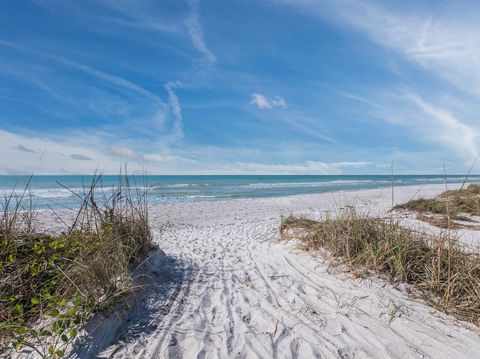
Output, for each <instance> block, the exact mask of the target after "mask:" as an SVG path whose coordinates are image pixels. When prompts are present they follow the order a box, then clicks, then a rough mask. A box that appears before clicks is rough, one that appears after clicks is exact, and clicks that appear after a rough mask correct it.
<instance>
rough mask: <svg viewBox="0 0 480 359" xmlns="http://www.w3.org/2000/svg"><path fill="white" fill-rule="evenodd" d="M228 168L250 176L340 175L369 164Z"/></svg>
mask: <svg viewBox="0 0 480 359" xmlns="http://www.w3.org/2000/svg"><path fill="white" fill-rule="evenodd" d="M234 165H235V166H234V167H228V172H229V173H242V174H245V173H248V174H305V173H310V174H340V173H343V171H344V170H349V169H352V168H359V167H366V166H368V165H370V163H369V162H330V163H329V162H318V161H306V162H304V163H294V164H265V163H255V162H237V163H235V164H234Z"/></svg>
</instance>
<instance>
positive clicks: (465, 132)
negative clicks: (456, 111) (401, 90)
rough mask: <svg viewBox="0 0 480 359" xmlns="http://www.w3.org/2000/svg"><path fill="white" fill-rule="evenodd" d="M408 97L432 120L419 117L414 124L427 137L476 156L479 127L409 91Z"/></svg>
mask: <svg viewBox="0 0 480 359" xmlns="http://www.w3.org/2000/svg"><path fill="white" fill-rule="evenodd" d="M406 98H407V99H408V100H410V101H411V102H412V103H413V104H415V105H416V106H417V108H418V109H420V110H421V111H422V112H423V116H425V117H427V118H429V119H430V120H423V121H422V120H421V119H417V121H415V122H416V124H413V125H414V126H415V125H416V126H419V124H421V123H422V122H423V126H419V127H420V128H421V129H422V130H423V132H424V136H425V137H426V138H429V139H430V140H433V141H439V142H441V143H443V144H445V145H446V146H447V147H449V148H450V149H451V150H452V151H455V152H457V153H458V154H460V155H462V156H464V157H467V158H474V157H476V156H477V155H478V153H479V146H478V143H479V142H478V140H479V139H480V132H479V129H478V127H473V126H470V125H468V124H465V123H464V122H462V121H460V120H459V119H458V118H456V117H455V116H454V115H453V114H452V113H450V112H449V111H447V110H445V109H443V108H441V107H438V106H435V105H433V104H431V103H428V102H427V101H425V100H424V99H423V98H421V97H420V96H418V95H415V94H413V93H407V94H406Z"/></svg>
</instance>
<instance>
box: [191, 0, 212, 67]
mask: <svg viewBox="0 0 480 359" xmlns="http://www.w3.org/2000/svg"><path fill="white" fill-rule="evenodd" d="M188 6H189V9H190V11H189V14H188V16H187V18H186V19H185V24H186V26H187V30H188V34H189V35H190V39H191V40H192V43H193V46H195V48H196V49H197V50H198V51H199V52H200V53H201V54H202V55H203V57H204V59H205V60H206V61H207V63H208V64H210V65H213V64H214V63H215V62H216V61H217V57H216V56H215V54H214V53H213V52H212V51H210V50H209V49H208V47H207V45H206V42H205V35H204V32H203V27H202V25H201V21H200V2H199V0H188Z"/></svg>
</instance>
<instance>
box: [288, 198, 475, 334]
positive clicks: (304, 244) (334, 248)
mask: <svg viewBox="0 0 480 359" xmlns="http://www.w3.org/2000/svg"><path fill="white" fill-rule="evenodd" d="M280 233H281V237H282V239H284V240H288V239H292V238H296V239H298V240H299V246H300V247H301V248H302V249H304V250H307V251H317V250H326V253H327V257H328V258H329V259H330V261H331V263H332V264H335V265H343V266H345V267H346V268H347V269H348V270H349V271H350V272H352V273H353V274H354V275H355V276H368V275H382V276H385V277H386V278H387V279H388V280H389V281H391V282H404V283H408V284H410V285H411V288H412V289H413V292H412V295H416V296H420V297H421V298H423V299H424V300H425V301H426V302H427V303H429V304H430V305H432V306H434V307H435V308H438V309H440V310H442V311H444V312H446V313H449V314H452V315H453V316H455V317H457V318H458V319H461V320H465V321H469V322H472V323H474V324H476V325H480V255H479V254H478V253H475V254H472V253H467V252H465V251H463V250H462V248H461V246H460V245H459V243H458V242H457V240H456V239H455V238H453V237H451V236H450V235H449V234H448V233H447V232H445V233H443V234H441V235H438V236H432V235H428V234H425V233H419V232H417V231H414V230H412V229H409V228H405V227H403V226H401V225H400V224H399V222H398V221H397V220H396V219H393V218H392V219H384V218H374V217H371V216H368V215H364V214H359V213H358V212H357V211H356V210H355V209H354V208H351V207H349V208H347V209H345V210H344V211H342V212H341V213H340V214H339V215H338V216H337V217H335V218H326V219H325V220H322V221H313V220H309V219H306V218H296V217H288V218H284V219H283V220H282V223H281V226H280Z"/></svg>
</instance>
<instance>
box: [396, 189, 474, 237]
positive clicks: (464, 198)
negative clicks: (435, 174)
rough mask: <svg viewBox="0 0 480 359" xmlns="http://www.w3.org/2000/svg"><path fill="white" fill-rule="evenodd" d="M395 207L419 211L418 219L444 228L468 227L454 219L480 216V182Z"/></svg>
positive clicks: (465, 219) (464, 219)
mask: <svg viewBox="0 0 480 359" xmlns="http://www.w3.org/2000/svg"><path fill="white" fill-rule="evenodd" d="M394 209H399V210H409V211H414V212H418V213H419V216H418V219H420V220H423V221H426V222H428V223H431V224H433V225H436V226H439V227H442V228H454V227H457V228H459V227H468V225H464V224H463V225H462V224H459V223H458V222H454V221H466V222H475V220H473V219H472V218H471V216H480V184H470V185H469V186H468V187H467V188H466V189H464V188H462V189H459V190H451V191H445V192H443V193H442V194H440V195H439V196H437V197H435V198H429V199H426V198H420V199H414V200H410V201H408V202H407V203H404V204H400V205H397V206H395V207H394ZM426 213H429V214H431V216H426V215H425V214H426Z"/></svg>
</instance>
